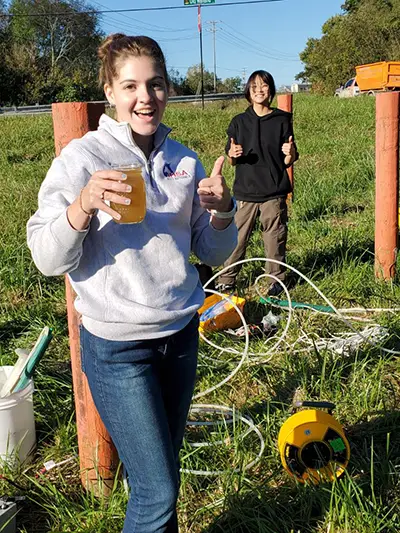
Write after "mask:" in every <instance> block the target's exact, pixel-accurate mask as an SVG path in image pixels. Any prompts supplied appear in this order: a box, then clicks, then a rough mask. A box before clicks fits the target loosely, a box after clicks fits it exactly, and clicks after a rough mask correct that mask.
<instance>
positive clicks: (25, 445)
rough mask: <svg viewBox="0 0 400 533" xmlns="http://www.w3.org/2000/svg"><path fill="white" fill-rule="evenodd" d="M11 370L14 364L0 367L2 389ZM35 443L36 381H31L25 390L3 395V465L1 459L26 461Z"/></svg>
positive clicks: (0, 437)
mask: <svg viewBox="0 0 400 533" xmlns="http://www.w3.org/2000/svg"><path fill="white" fill-rule="evenodd" d="M12 369H13V367H12V366H2V367H0V389H1V387H2V386H3V383H4V382H5V380H6V379H7V377H8V376H9V375H10V374H11V372H12ZM35 446H36V431H35V417H34V414H33V381H32V380H30V381H29V383H28V385H27V386H26V387H25V388H24V389H23V390H21V391H19V392H14V393H13V394H10V395H9V396H7V397H6V398H0V468H1V462H7V463H9V464H12V465H15V463H16V462H17V463H23V462H24V461H25V460H26V459H28V458H29V456H30V455H31V454H32V452H33V450H34V448H35Z"/></svg>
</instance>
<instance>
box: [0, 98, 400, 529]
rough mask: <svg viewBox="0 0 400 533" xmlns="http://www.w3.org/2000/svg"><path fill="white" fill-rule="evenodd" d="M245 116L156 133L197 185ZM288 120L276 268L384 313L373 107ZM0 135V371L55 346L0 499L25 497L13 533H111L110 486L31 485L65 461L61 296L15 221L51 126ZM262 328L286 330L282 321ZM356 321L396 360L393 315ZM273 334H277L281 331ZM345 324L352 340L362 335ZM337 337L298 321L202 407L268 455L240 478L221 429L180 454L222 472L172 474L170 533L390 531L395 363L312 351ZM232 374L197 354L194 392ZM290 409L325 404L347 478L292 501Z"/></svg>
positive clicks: (228, 433) (241, 442)
mask: <svg viewBox="0 0 400 533" xmlns="http://www.w3.org/2000/svg"><path fill="white" fill-rule="evenodd" d="M244 106H245V104H244V102H238V103H231V104H228V105H226V104H223V105H221V104H210V105H208V106H207V107H206V110H205V111H204V112H202V111H201V109H198V108H195V107H194V106H192V105H175V106H170V108H169V109H168V111H167V113H166V117H165V122H166V123H167V124H168V125H170V126H171V127H172V128H173V136H174V137H175V138H176V139H177V140H179V141H181V142H183V143H185V144H187V145H188V146H190V147H191V148H193V149H194V150H196V151H197V152H198V153H199V155H200V157H201V159H202V161H203V162H204V164H205V166H206V168H207V170H208V171H210V170H211V168H212V164H213V161H214V159H215V158H216V157H218V156H219V155H221V153H222V152H223V147H224V144H225V131H226V127H227V125H228V123H229V121H230V119H231V117H232V116H233V115H234V114H236V113H238V112H239V111H241V110H242V109H243V108H244ZM294 109H295V113H294V127H295V135H296V140H297V143H298V148H299V152H300V160H299V161H298V162H297V163H296V166H295V197H294V202H293V204H292V205H291V206H290V222H289V242H288V258H287V260H288V263H289V264H290V265H291V266H293V267H295V268H296V269H298V270H300V271H301V272H302V273H303V274H304V275H306V276H307V277H309V278H310V279H311V280H312V281H313V283H315V284H316V285H317V287H318V288H319V289H320V290H321V291H322V292H323V293H324V294H325V295H326V297H328V298H329V299H330V300H331V301H332V302H333V304H334V305H335V306H336V307H338V308H354V307H367V308H393V307H396V306H397V305H398V302H399V296H400V289H399V284H398V280H395V282H394V283H384V282H382V281H376V280H375V278H374V268H373V266H374V255H373V253H374V164H375V163H374V136H375V135H374V131H375V127H374V115H375V112H374V99H372V98H355V99H348V100H345V99H343V100H338V99H334V98H323V97H313V96H299V97H297V98H295V100H294ZM0 132H1V135H0V206H1V209H0V227H1V232H0V310H1V315H0V364H1V365H5V364H12V363H14V362H15V359H16V356H15V354H14V350H15V349H16V348H18V347H28V346H30V345H31V344H32V343H33V342H34V340H35V338H36V337H37V336H38V334H39V333H40V331H41V329H42V327H43V326H45V325H48V326H50V327H52V328H53V331H54V340H53V341H52V343H51V344H50V347H49V349H48V351H47V352H46V356H45V358H44V359H43V360H42V362H41V363H40V368H39V370H38V372H37V376H36V379H35V385H36V389H37V391H36V392H35V395H34V400H35V416H36V422H37V436H38V449H37V454H36V457H35V463H34V464H33V465H31V466H30V467H29V468H28V469H27V470H22V469H21V470H19V471H11V470H8V469H7V468H6V469H5V470H4V472H3V474H4V475H5V476H6V477H7V479H8V481H6V480H1V479H0V495H9V496H11V495H22V496H25V497H26V499H25V500H24V501H22V502H20V504H19V508H20V513H19V515H18V527H19V531H21V532H25V533H36V532H46V533H47V532H48V533H67V532H71V533H72V532H74V533H95V532H96V533H117V532H119V531H121V529H122V523H123V517H124V511H125V505H126V494H125V491H124V488H123V485H122V482H119V481H118V482H116V485H115V490H114V491H113V493H112V496H111V498H110V499H109V500H102V499H98V500H96V499H95V498H94V497H92V496H91V495H88V494H85V493H84V491H83V490H82V488H81V485H80V482H79V465H78V462H77V460H76V459H75V460H73V461H71V462H70V463H67V464H66V465H65V466H63V467H60V468H55V469H53V470H51V471H50V472H48V473H45V474H40V475H37V472H38V471H39V469H40V468H41V467H42V466H43V462H44V461H46V460H49V459H54V460H55V461H61V460H63V459H65V458H68V457H71V456H74V454H77V438H76V426H75V418H74V407H73V398H72V394H71V390H72V384H71V371H70V364H69V347H68V336H67V322H66V310H65V301H64V282H63V279H62V278H45V277H43V276H42V275H41V274H40V273H39V272H38V271H37V270H36V268H35V266H34V265H33V263H32V261H31V258H30V253H29V250H28V248H27V246H26V244H25V241H26V236H25V225H26V221H27V220H28V218H29V217H30V215H31V214H32V213H33V212H34V211H35V209H36V205H37V192H38V189H39V186H40V183H41V181H42V180H43V178H44V176H45V173H46V171H47V169H48V167H49V166H50V163H51V161H52V158H53V153H54V145H53V137H52V124H51V117H50V116H32V117H8V118H5V117H2V118H1V119H0ZM226 176H227V178H228V180H229V181H231V180H232V177H233V173H232V169H231V168H226ZM262 256H263V247H262V240H261V238H260V235H259V233H255V234H254V235H253V237H252V239H251V242H250V247H249V250H248V257H262ZM262 267H263V263H262V262H251V263H248V264H246V266H245V267H244V268H243V269H242V272H241V274H240V279H239V288H240V292H241V293H242V294H246V295H247V296H248V300H249V302H248V305H247V307H246V309H247V316H248V317H249V320H250V321H251V320H252V319H254V317H256V316H263V315H266V314H267V312H268V311H270V310H271V309H269V308H268V307H266V306H262V305H261V304H259V303H258V302H257V297H256V296H255V291H254V288H253V284H254V281H255V279H256V277H257V276H258V275H259V274H260V273H262ZM289 279H290V285H291V288H290V294H291V297H292V298H293V300H295V301H298V302H307V303H313V304H323V303H324V302H323V300H322V298H321V297H320V296H319V295H318V294H317V293H316V291H315V290H314V289H313V288H312V287H311V286H310V285H309V284H307V283H306V282H305V281H304V280H299V278H298V277H297V276H296V275H295V274H292V273H291V274H290V275H289ZM273 312H274V313H275V314H279V315H280V316H282V317H283V318H284V317H286V314H285V313H286V312H285V311H277V310H276V309H274V310H273ZM363 317H364V318H367V319H370V320H372V321H373V323H374V324H379V325H381V326H383V327H385V328H386V331H387V332H388V334H389V335H388V337H387V338H386V340H385V344H384V346H385V348H388V349H392V350H400V342H399V335H400V320H399V314H398V313H395V312H381V313H367V314H365V315H363ZM280 324H281V325H280V326H279V333H278V334H280V333H281V332H282V330H283V327H284V325H285V320H282V321H281V322H280ZM352 324H353V327H354V328H356V329H357V330H361V329H362V328H364V327H365V326H366V325H368V324H369V322H354V321H352ZM350 331H351V330H350V328H349V327H348V326H347V325H346V324H344V323H342V322H341V321H340V320H337V319H335V318H334V317H333V316H332V315H329V316H328V315H322V314H316V313H313V312H310V311H296V312H295V314H294V317H293V320H292V322H291V325H290V327H289V330H288V333H287V335H286V337H285V342H283V343H282V344H281V345H280V347H279V348H278V349H277V350H275V351H274V352H273V355H272V357H271V358H270V359H269V360H267V361H266V362H264V363H262V364H248V363H246V364H245V365H244V366H243V367H242V368H241V369H240V371H239V372H238V373H237V374H236V376H234V377H233V378H232V379H231V380H230V381H229V382H228V383H227V384H225V385H224V386H222V387H220V388H219V389H217V390H215V391H213V392H212V393H210V394H209V395H207V396H205V397H204V398H202V399H201V400H200V401H202V402H204V403H210V404H219V405H226V406H230V407H232V406H235V407H236V408H237V409H239V410H240V412H241V413H242V414H245V415H247V416H250V417H251V418H252V420H253V421H254V423H255V424H256V425H257V428H258V429H259V430H260V432H261V434H262V436H263V438H264V439H265V443H266V448H265V451H264V453H263V456H262V459H261V460H260V461H259V462H258V463H257V464H256V465H255V466H254V467H253V468H250V469H248V470H244V468H243V466H244V465H246V464H247V463H248V462H250V461H252V460H253V459H254V458H255V456H256V454H257V453H258V449H259V444H258V439H257V437H256V436H255V435H254V434H252V435H249V436H247V437H246V438H241V436H240V432H241V431H243V427H242V425H241V424H240V423H238V424H237V425H235V427H234V428H233V429H232V428H228V427H225V426H223V425H222V426H220V427H219V429H218V430H215V431H211V432H207V433H206V432H202V433H201V435H200V437H199V436H198V435H196V436H197V437H198V438H201V439H203V440H209V441H211V442H212V441H214V442H216V441H218V440H222V444H221V445H219V446H214V447H212V448H198V449H196V451H193V449H192V448H190V446H189V444H188V442H186V443H185V447H184V450H183V451H182V465H183V467H184V468H185V469H198V470H219V471H223V472H222V473H220V474H219V475H216V476H203V477H201V476H195V475H193V474H190V473H188V474H183V476H182V490H181V498H180V501H179V513H180V520H181V531H182V532H183V533H189V532H191V533H200V532H207V533H217V532H224V533H244V532H246V533H247V532H249V533H286V532H287V533H292V532H293V533H299V532H301V533H305V532H307V533H311V532H313V533H322V532H325V533H378V532H382V533H389V532H390V533H392V532H393V533H394V532H398V531H399V530H400V434H399V427H400V411H399V401H400V365H399V359H398V356H397V355H396V354H389V353H387V352H384V351H383V350H382V349H380V347H377V346H375V347H374V346H370V345H368V344H363V345H361V346H359V347H358V348H357V349H355V350H353V351H351V352H350V353H346V354H339V353H337V352H335V351H334V350H332V349H328V348H323V347H321V345H320V339H321V338H327V337H329V336H331V335H333V334H337V335H341V334H343V332H350ZM302 339H303V340H304V339H307V340H308V342H309V344H308V345H306V344H304V343H302V342H301V340H302ZM215 340H216V341H217V344H219V345H221V346H228V347H234V348H235V349H238V346H239V349H242V348H241V344H240V343H238V342H237V341H233V340H230V339H228V338H227V336H226V335H223V334H219V335H215V338H214V341H215ZM270 346H271V342H268V344H267V348H266V347H265V346H264V345H263V343H262V341H260V340H253V341H252V342H251V351H252V352H253V353H262V352H266V351H267V349H268V348H269V347H270ZM307 346H308V348H307V349H305V347H307ZM310 346H311V348H310ZM300 350H303V351H300ZM217 358H218V359H217ZM267 359H268V358H267ZM235 365H236V362H234V361H233V360H232V358H231V359H229V358H228V357H227V356H226V354H225V356H219V353H218V351H217V350H215V349H213V348H211V347H209V346H208V345H206V344H202V348H201V354H200V364H199V372H198V382H197V386H196V392H200V391H204V390H206V389H207V388H209V387H211V386H212V385H215V384H216V383H218V382H219V381H221V380H222V379H224V378H225V377H226V376H227V375H228V374H229V373H230V372H231V371H233V369H234V367H235ZM293 399H309V400H329V401H332V402H334V403H335V404H336V406H337V407H336V410H335V416H336V417H337V419H338V420H340V422H341V423H342V424H343V426H344V427H345V429H346V431H347V435H348V439H349V441H350V445H351V453H352V455H351V461H350V464H349V466H348V469H347V470H346V472H345V474H344V476H343V477H342V478H341V479H340V480H338V481H335V482H334V483H333V484H321V485H319V486H311V485H310V486H300V485H297V484H296V483H295V482H294V481H293V480H292V479H291V478H289V476H288V475H287V474H286V473H285V472H284V470H283V468H282V466H281V463H280V459H279V453H278V448H277V436H278V432H279V428H280V427H281V426H282V424H283V423H284V421H285V420H286V419H287V418H288V416H289V415H290V412H291V405H292V402H293ZM193 433H194V432H193V430H191V431H190V432H189V433H188V439H187V440H188V441H190V440H193V438H195V435H194V434H193ZM233 467H234V468H237V469H238V472H236V473H235V472H233ZM9 481H13V482H15V483H17V484H18V485H19V486H20V488H16V487H15V486H13V485H12V484H10V482H9Z"/></svg>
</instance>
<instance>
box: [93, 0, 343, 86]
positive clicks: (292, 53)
mask: <svg viewBox="0 0 400 533" xmlns="http://www.w3.org/2000/svg"><path fill="white" fill-rule="evenodd" d="M226 1H230V0H216V2H215V5H214V6H210V7H208V6H203V7H202V22H203V55H204V65H205V68H206V69H207V70H210V71H213V68H214V67H213V41H212V33H211V32H210V31H207V30H208V29H209V28H210V27H211V25H210V24H207V21H212V20H214V21H219V22H218V23H217V24H216V27H217V28H218V31H217V33H216V55H217V76H218V77H219V78H222V79H224V78H227V77H231V76H241V77H242V76H243V69H246V70H245V72H246V76H248V75H249V74H250V73H251V72H252V71H254V70H257V69H264V70H268V71H269V72H271V74H272V75H273V76H274V78H275V82H276V84H277V86H279V85H282V84H285V85H290V84H291V83H293V81H294V78H295V75H296V74H297V73H298V72H300V71H301V70H302V68H303V67H302V63H301V62H300V60H299V53H300V52H301V51H302V50H303V49H304V47H305V45H306V42H307V39H308V38H309V37H317V38H318V37H320V36H321V27H322V25H323V23H324V22H325V21H326V20H327V19H328V18H330V17H332V16H333V15H336V14H338V13H340V11H341V9H340V6H341V4H343V0H281V1H272V2H270V3H265V4H249V5H237V6H218V3H222V2H226ZM232 1H235V0H232ZM89 2H90V4H91V5H93V6H94V7H95V8H98V9H102V8H107V9H130V8H142V7H165V6H181V5H183V4H184V1H183V0H136V1H131V0H98V1H97V0H96V1H93V0H92V1H90V0H89ZM102 28H103V30H104V31H105V32H107V33H115V32H117V31H120V32H123V33H127V34H131V35H134V34H142V35H149V36H150V37H153V38H154V39H156V40H157V41H158V42H159V43H160V45H161V46H162V48H163V50H164V53H165V55H166V59H167V65H168V68H172V67H173V68H176V69H178V70H179V71H180V73H181V74H183V75H184V74H185V73H186V70H187V68H188V67H189V66H191V65H194V64H198V63H200V51H199V35H198V31H197V7H185V8H184V9H178V10H171V11H167V10H164V11H150V12H135V13H122V14H116V13H107V14H104V15H102Z"/></svg>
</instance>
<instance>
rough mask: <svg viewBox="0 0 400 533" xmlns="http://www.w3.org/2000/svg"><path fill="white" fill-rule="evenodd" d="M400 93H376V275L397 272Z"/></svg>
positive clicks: (389, 277) (386, 275)
mask: <svg viewBox="0 0 400 533" xmlns="http://www.w3.org/2000/svg"><path fill="white" fill-rule="evenodd" d="M399 97H400V94H399V93H398V92H394V93H381V94H377V95H376V144H375V165H376V185H375V276H376V277H379V278H383V279H387V280H388V279H393V278H394V276H395V274H396V256H397V235H398V227H399V222H398V202H399V193H398V190H399V102H400V99H399Z"/></svg>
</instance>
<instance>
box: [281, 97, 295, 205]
mask: <svg viewBox="0 0 400 533" xmlns="http://www.w3.org/2000/svg"><path fill="white" fill-rule="evenodd" d="M278 108H279V109H282V111H288V112H289V113H293V95H292V94H278ZM285 140H286V141H288V140H289V139H285ZM287 171H288V175H289V179H290V183H291V184H292V189H293V190H294V172H293V165H292V166H291V167H289V168H288V169H287ZM289 197H290V198H292V200H293V193H292V194H290V195H289Z"/></svg>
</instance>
